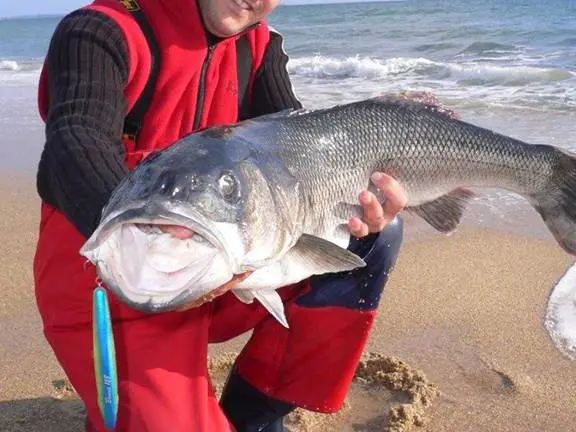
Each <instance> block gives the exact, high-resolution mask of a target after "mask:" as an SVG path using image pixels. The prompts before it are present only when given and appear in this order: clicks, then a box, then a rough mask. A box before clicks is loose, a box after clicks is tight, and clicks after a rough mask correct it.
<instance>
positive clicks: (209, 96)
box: [34, 0, 406, 432]
mask: <svg viewBox="0 0 576 432" xmlns="http://www.w3.org/2000/svg"><path fill="white" fill-rule="evenodd" d="M279 3H280V0H197V2H194V1H192V0H122V1H118V0H96V1H95V2H94V3H92V4H91V5H89V6H87V7H85V8H82V9H80V10H77V11H74V12H72V13H71V14H69V15H68V16H66V17H65V18H64V19H63V20H62V21H61V22H60V23H59V25H58V27H57V28H56V30H55V33H54V35H53V38H52V40H51V44H50V47H49V51H48V53H47V56H46V60H45V65H44V68H43V71H42V75H41V81H40V84H39V109H40V113H41V115H42V118H43V119H44V120H45V122H46V142H45V146H44V150H43V152H42V157H41V160H40V163H39V167H38V176H37V186H38V193H39V195H40V197H41V199H42V207H41V221H40V232H39V239H38V244H37V250H36V255H35V259H34V278H35V288H36V298H37V304H38V308H39V311H40V314H41V317H42V321H43V324H44V333H45V336H46V338H47V340H48V342H49V343H50V345H51V347H52V349H53V351H54V353H55V355H56V357H57V359H58V361H59V362H60V364H61V365H62V367H63V369H64V371H65V372H66V374H67V376H68V378H69V379H70V381H71V383H72V385H73V386H74V388H75V389H76V390H77V392H78V394H79V395H80V397H81V398H82V400H83V402H84V403H85V405H86V409H87V421H86V430H87V431H92V432H103V431H105V430H106V429H105V426H104V425H103V423H102V419H101V418H100V413H99V408H98V401H97V391H96V384H95V380H94V376H93V374H92V373H91V371H92V370H93V360H92V333H91V328H92V327H91V320H92V316H91V295H92V291H93V289H94V288H95V286H96V285H97V284H98V283H99V281H98V279H99V276H98V274H97V273H96V269H95V266H94V265H92V264H91V263H89V262H87V260H86V258H84V257H83V256H81V255H80V253H79V251H80V249H81V248H82V246H83V245H84V244H85V242H86V240H87V239H88V238H90V237H91V236H92V235H93V234H94V232H95V230H96V228H97V227H98V226H99V223H100V217H101V214H102V209H103V208H104V206H105V205H106V204H107V202H108V201H109V199H110V197H111V195H112V193H113V191H114V190H115V189H116V188H117V187H118V185H119V184H120V183H121V182H122V181H123V180H124V179H126V178H127V176H128V175H129V173H130V172H131V171H132V170H134V169H135V168H136V167H137V166H139V165H140V164H142V163H145V162H146V161H148V160H149V159H148V158H147V157H148V155H149V154H150V153H152V152H154V151H156V150H160V149H164V148H167V147H169V146H171V145H172V144H173V143H174V142H176V141H177V140H179V139H181V138H182V137H184V136H186V135H187V134H189V133H191V132H193V131H196V130H200V129H203V128H206V127H209V126H216V125H221V124H227V123H234V122H236V121H238V120H244V119H250V118H254V117H256V116H260V115H264V114H270V113H275V112H279V111H282V110H285V109H299V108H301V104H300V102H299V101H298V100H297V98H296V96H295V95H294V93H293V91H292V86H291V83H290V79H289V77H288V74H287V71H286V62H287V60H288V58H287V56H286V54H285V53H284V51H283V49H282V43H283V41H282V37H281V36H280V35H279V34H278V33H277V32H276V31H274V30H273V29H271V28H270V27H269V26H268V25H267V24H266V22H265V18H266V17H267V16H268V15H269V14H270V13H271V12H272V11H273V10H274V9H275V8H276V7H277V6H278V4H279ZM188 180H190V181H192V180H193V179H188ZM332 180H333V179H331V178H326V179H325V182H331V181H332ZM170 181H171V180H170V179H167V178H163V177H162V176H159V179H158V182H159V183H156V184H155V185H150V187H152V188H153V187H162V188H165V187H171V189H170V190H171V191H172V192H173V193H174V194H176V193H178V191H179V188H178V187H177V185H174V184H171V185H170ZM372 181H373V184H374V185H375V186H376V187H377V188H378V189H379V190H380V192H381V193H382V194H383V195H384V196H386V198H387V200H386V201H385V204H384V205H381V204H380V201H379V200H377V199H376V197H375V195H374V194H373V193H372V192H370V191H368V190H364V191H363V192H361V194H360V195H359V196H358V202H356V204H358V205H360V206H361V207H360V208H361V210H362V211H361V214H360V215H358V216H354V217H351V218H350V219H349V220H348V225H347V228H348V231H349V233H351V234H352V236H351V237H350V242H349V244H348V245H347V249H348V251H349V252H352V253H351V254H350V255H353V256H356V257H357V259H356V261H363V262H364V263H365V265H364V266H363V267H361V268H357V269H356V270H354V271H351V272H344V273H328V274H324V275H322V276H314V277H310V278H307V279H305V280H304V281H301V282H298V283H294V284H289V285H288V286H285V287H282V288H280V289H278V291H277V292H278V294H279V296H280V297H279V298H281V299H282V307H283V311H284V315H285V316H286V317H288V321H289V328H288V329H287V328H285V326H282V325H281V324H280V323H279V322H278V321H277V320H276V319H274V317H272V316H271V315H270V314H269V313H268V311H267V309H266V307H265V306H266V305H265V304H264V303H265V302H266V297H262V302H264V303H262V302H260V301H255V302H246V303H245V302H243V301H239V299H238V298H237V297H236V296H235V295H233V293H232V292H231V290H232V289H234V288H235V287H237V286H239V285H240V284H241V283H242V281H243V280H247V279H246V278H249V277H250V275H251V272H250V271H249V270H247V271H245V272H242V273H239V274H234V275H233V276H231V278H228V279H230V280H227V281H224V282H223V283H222V285H221V286H220V287H219V288H217V289H213V290H210V292H208V293H206V295H205V296H203V297H202V298H200V299H195V300H194V301H193V302H189V303H187V304H179V303H178V304H177V303H173V305H174V306H175V307H174V308H173V309H177V310H157V311H156V312H158V313H148V312H145V311H142V310H138V307H131V306H130V305H129V304H127V302H124V301H122V299H120V298H118V297H116V296H112V297H111V304H110V308H111V314H112V319H113V323H114V336H115V339H116V356H117V361H118V379H119V400H120V405H119V411H118V423H117V428H116V430H118V431H124V432H142V431H150V432H164V431H167V430H169V431H174V432H177V431H201V432H204V431H206V432H219V431H222V432H223V431H229V430H231V429H232V430H235V431H239V432H240V431H256V430H257V431H264V432H274V431H282V430H283V426H282V419H283V417H284V416H285V415H286V414H288V413H290V412H291V411H292V410H294V409H295V408H296V407H297V406H299V407H304V408H306V409H309V410H313V411H319V412H334V411H337V410H339V409H340V408H341V407H342V403H343V401H344V399H345V397H346V393H347V391H348V388H349V385H350V382H351V380H352V377H353V374H354V371H355V368H356V366H357V363H358V360H359V357H360V355H361V353H362V351H363V349H364V347H365V344H366V341H367V338H368V334H369V330H370V328H371V326H372V323H373V320H374V315H375V310H376V308H377V306H378V303H379V299H380V294H381V292H382V289H383V287H384V285H385V283H386V281H387V279H388V275H389V273H390V271H391V269H392V267H393V265H394V263H395V260H396V257H397V254H398V251H399V248H400V244H401V241H402V220H401V219H399V218H398V217H397V214H398V212H399V211H400V210H401V209H402V208H403V207H404V204H405V202H406V196H405V194H404V191H403V190H402V188H401V187H400V186H399V184H398V183H397V182H396V181H395V180H394V179H392V178H391V177H390V176H388V175H383V174H379V173H375V174H374V175H373V176H372ZM218 184H219V187H220V192H222V193H225V194H229V195H230V194H232V195H233V194H234V193H235V189H234V183H233V179H231V178H230V177H226V176H222V177H220V178H219V183H218ZM188 186H189V185H188ZM212 204H213V202H212ZM207 205H210V202H208V203H207ZM148 228H149V227H148ZM153 228H154V227H153ZM155 228H160V229H161V230H162V232H161V234H160V235H162V236H164V237H162V238H164V239H166V236H168V239H167V240H165V241H167V242H172V243H170V244H173V245H174V248H173V250H174V251H177V250H179V249H178V248H179V247H181V246H182V245H186V247H190V245H192V246H191V247H193V248H198V250H201V248H202V247H206V243H203V242H202V241H197V242H195V241H194V239H199V240H201V237H199V234H198V233H197V232H195V230H193V229H191V227H190V226H185V224H184V225H180V226H179V225H174V224H172V225H171V226H163V225H162V224H158V225H157V226H156V227H155ZM146 229H147V227H146V226H142V227H139V228H138V232H139V233H146ZM130 233H132V232H129V233H128V234H130ZM150 235H152V234H150ZM154 235H157V234H154ZM136 240H137V237H130V236H128V237H126V238H125V239H124V240H123V241H122V242H120V243H118V245H117V248H116V249H115V248H114V247H113V248H112V249H111V252H112V253H113V252H114V250H119V249H118V248H121V247H125V246H126V244H127V243H128V242H130V241H136ZM316 245H318V243H316ZM345 247H346V245H345ZM157 258H158V260H157V261H155V263H154V264H153V265H155V266H156V268H158V267H160V266H164V268H166V267H167V266H169V265H172V263H173V261H170V262H167V261H162V260H161V259H160V258H161V257H157ZM319 258H321V259H322V256H321V255H320V256H319ZM121 259H126V260H128V259H130V256H126V255H124V256H122V257H121ZM170 259H173V257H170ZM352 261H354V258H353V257H352ZM123 270H126V268H124V269H123ZM132 270H134V269H132ZM137 270H138V269H136V270H135V271H137ZM126 271H127V270H126ZM127 274H128V273H127ZM151 274H152V273H151ZM221 274H222V275H225V274H226V273H225V272H224V268H222V273H221ZM147 281H148V282H150V280H149V279H148V280H147ZM145 282H146V281H145ZM152 288H154V289H156V288H158V289H161V288H162V286H161V284H160V285H158V287H152ZM152 288H150V289H152ZM134 289H135V288H134ZM274 292H276V291H274ZM256 294H258V293H256ZM134 295H136V294H134ZM256 299H258V300H260V298H259V297H257V296H256ZM176 305H177V307H176ZM132 306H134V305H132ZM249 330H253V334H252V336H251V338H250V340H249V341H248V343H247V344H246V346H245V348H244V350H243V351H242V352H241V353H240V355H239V357H238V359H237V361H236V363H235V365H234V367H233V370H232V372H231V374H230V376H229V379H228V381H227V384H226V387H225V389H224V391H223V396H222V398H221V400H220V401H218V400H217V399H216V397H215V395H214V391H213V389H212V386H211V383H210V378H209V376H208V370H207V364H206V363H207V350H208V344H209V343H216V342H222V341H226V340H229V339H232V338H234V337H236V336H238V335H240V334H242V333H244V332H246V331H249Z"/></svg>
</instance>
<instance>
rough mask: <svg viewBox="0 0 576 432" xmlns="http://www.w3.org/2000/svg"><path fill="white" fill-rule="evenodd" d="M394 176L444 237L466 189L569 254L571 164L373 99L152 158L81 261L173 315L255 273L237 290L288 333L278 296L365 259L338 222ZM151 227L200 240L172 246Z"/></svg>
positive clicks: (222, 133) (278, 119) (284, 118)
mask: <svg viewBox="0 0 576 432" xmlns="http://www.w3.org/2000/svg"><path fill="white" fill-rule="evenodd" d="M377 170H379V171H383V172H386V173H388V174H391V175H392V176H394V177H395V178H396V179H397V180H398V181H399V182H400V183H401V184H402V186H403V187H404V189H405V190H406V193H407V196H408V210H409V211H412V212H414V213H416V214H417V215H419V216H421V217H422V218H424V219H425V220H426V221H427V222H428V223H430V224H431V225H432V226H433V227H434V228H436V229H437V230H439V231H441V232H450V231H452V230H454V229H455V228H456V226H457V225H458V223H459V221H460V218H461V216H462V213H463V211H464V209H465V207H466V204H467V201H468V200H469V199H470V198H471V197H472V195H473V194H472V193H471V192H470V191H468V190H467V189H465V187H472V186H477V187H497V188H503V189H507V190H509V191H513V192H516V193H518V194H520V195H522V196H523V197H524V198H526V199H527V200H528V201H529V202H530V203H531V204H532V206H533V207H534V208H535V209H536V210H537V211H538V212H539V213H540V215H541V216H542V218H543V220H544V222H545V223H546V224H547V226H548V228H549V229H550V231H551V232H552V233H553V234H554V236H555V238H556V240H557V241H558V243H559V244H560V245H561V246H562V247H563V248H564V249H565V250H566V251H567V252H569V253H571V254H574V253H575V252H576V159H575V156H574V155H570V154H568V153H567V152H566V151H564V150H561V149H559V148H555V147H552V146H547V145H531V144H527V143H524V142H521V141H519V140H515V139H512V138H509V137H507V136H503V135H500V134H497V133H494V132H492V131H490V130H486V129H483V128H480V127H477V126H474V125H471V124H468V123H465V122H462V121H460V120H457V119H454V118H451V117H450V116H448V115H446V114H445V113H443V112H441V110H439V109H438V107H437V106H434V105H431V104H426V103H421V102H414V101H410V100H405V99H401V98H395V97H378V98H373V99H368V100H363V101H359V102H355V103H349V104H345V105H339V106H335V107H333V108H330V109H320V110H314V111H307V110H297V111H290V112H281V113H277V114H272V115H268V116H263V117H259V118H257V119H253V120H250V121H245V122H241V123H238V124H234V125H228V126H222V127H213V128H208V129H205V130H203V131H199V132H196V133H194V134H192V135H189V136H187V137H185V138H183V139H181V140H180V141H179V142H177V143H176V144H174V145H173V146H171V147H169V148H168V149H166V150H164V151H162V152H158V153H155V154H152V155H151V156H149V157H148V158H147V159H146V160H145V161H144V162H143V163H141V164H140V165H139V166H138V167H137V168H135V169H134V170H133V171H132V172H131V173H130V175H129V176H128V177H127V178H126V179H125V180H124V181H123V182H122V183H121V184H120V185H119V187H118V188H117V189H116V190H115V192H114V193H113V195H112V197H111V199H110V201H109V202H108V204H107V206H106V207H105V209H104V210H103V214H102V219H101V223H100V225H99V227H98V228H97V230H96V231H95V232H94V234H93V235H92V236H91V237H90V239H88V241H87V242H86V244H85V245H84V246H83V248H82V250H81V254H82V255H83V256H85V257H87V258H88V259H89V260H90V261H92V262H93V263H94V264H95V265H96V266H97V270H98V272H99V274H100V276H101V278H102V279H103V281H104V282H105V283H106V284H107V285H108V287H109V288H110V289H111V290H112V291H113V292H114V293H115V294H116V295H118V296H119V297H120V298H121V299H122V300H123V301H124V302H126V303H127V304H129V305H130V306H132V307H134V308H136V309H139V310H142V311H148V312H161V311H167V310H173V309H176V308H178V307H180V306H181V305H183V304H185V303H188V302H191V301H194V300H196V299H199V298H201V297H203V296H206V295H210V293H211V291H212V290H214V289H215V288H216V287H218V286H220V285H222V284H223V283H225V282H227V281H228V280H230V279H231V278H232V276H233V275H234V274H239V273H243V272H245V271H249V270H252V271H254V272H253V273H252V274H251V275H250V276H249V277H248V278H247V279H245V280H244V281H243V282H241V283H240V284H239V285H238V286H236V287H235V289H234V290H233V292H234V293H235V294H236V296H237V297H238V298H239V299H240V300H242V301H244V302H251V301H253V299H254V298H256V299H257V300H258V301H260V302H261V303H262V304H263V305H264V306H265V307H266V308H267V309H268V310H269V311H270V312H271V313H272V314H273V315H274V316H275V317H276V318H277V319H278V320H279V321H280V322H281V323H282V324H283V325H285V326H287V325H288V324H287V322H286V318H285V316H284V311H283V306H282V302H281V301H280V297H279V296H278V294H277V293H276V291H275V289H277V288H279V287H282V286H285V285H287V284H290V283H294V282H297V281H300V280H303V279H305V278H307V277H309V276H311V275H313V274H321V273H327V272H339V271H345V270H351V269H354V268H357V267H360V266H363V265H364V262H363V261H362V259H360V258H359V257H357V256H356V255H354V254H352V253H350V252H348V251H347V250H346V247H347V245H348V242H349V232H348V229H347V221H348V219H349V218H350V217H351V216H352V215H356V216H360V208H359V207H358V205H357V204H358V201H357V197H358V194H359V193H360V192H361V191H362V190H364V189H366V188H367V187H370V188H371V187H372V186H370V175H371V174H372V173H373V172H374V171H377ZM158 224H176V225H182V226H185V227H187V228H189V229H191V230H193V231H194V232H195V233H196V234H195V235H194V236H193V237H192V238H190V239H187V240H179V239H177V238H175V237H172V236H170V235H169V234H166V233H163V232H162V231H160V230H159V229H158V227H157V225H158Z"/></svg>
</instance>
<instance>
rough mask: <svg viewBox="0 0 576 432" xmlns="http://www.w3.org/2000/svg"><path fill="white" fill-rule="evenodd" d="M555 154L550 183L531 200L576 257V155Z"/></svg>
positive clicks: (562, 152) (556, 235) (561, 243)
mask: <svg viewBox="0 0 576 432" xmlns="http://www.w3.org/2000/svg"><path fill="white" fill-rule="evenodd" d="M554 151H555V152H557V158H556V163H555V165H554V168H553V172H552V175H551V176H550V180H549V181H548V183H547V185H546V187H545V188H544V190H541V191H538V192H536V193H534V194H532V195H531V197H530V198H531V202H532V205H533V206H534V208H535V209H536V211H537V212H538V213H540V216H542V219H543V220H544V222H545V223H546V226H547V227H548V229H549V230H550V232H551V233H552V235H553V236H554V238H555V239H556V241H557V242H558V243H559V244H560V246H562V248H563V249H564V250H565V251H566V252H568V253H570V254H572V255H576V155H575V154H572V153H569V152H567V151H565V150H562V149H555V150H554Z"/></svg>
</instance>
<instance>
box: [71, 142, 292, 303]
mask: <svg viewBox="0 0 576 432" xmlns="http://www.w3.org/2000/svg"><path fill="white" fill-rule="evenodd" d="M258 165H259V164H258V158H257V157H256V158H255V157H254V154H253V152H251V151H250V150H249V149H248V148H247V147H246V146H243V145H241V144H238V145H228V144H227V143H226V142H225V141H223V140H222V139H218V138H217V137H213V136H205V135H204V136H203V135H196V134H195V135H192V136H190V137H188V138H185V139H184V140H182V141H181V142H179V143H176V144H175V145H173V146H171V147H170V148H168V149H166V150H164V151H161V152H157V153H155V154H153V155H151V156H149V157H148V158H147V159H146V160H145V161H144V162H142V163H141V164H140V165H139V166H138V167H136V168H135V169H134V170H133V171H131V172H130V174H129V175H128V176H127V177H126V178H125V179H124V180H123V181H122V182H121V184H120V185H119V186H118V187H117V188H116V190H115V191H114V192H113V194H112V196H111V198H110V200H109V202H108V203H107V205H106V206H105V208H104V209H103V212H102V218H101V223H100V224H99V225H98V227H97V229H96V231H95V232H94V233H93V235H92V236H91V237H90V238H89V239H88V240H87V241H86V243H85V244H84V245H83V247H82V249H81V251H80V253H81V255H83V256H85V257H86V258H88V259H89V260H90V261H91V262H92V263H94V264H95V265H96V268H97V270H98V273H99V275H100V277H101V278H102V280H103V281H104V282H105V283H106V285H108V287H109V288H110V289H111V290H112V291H113V292H114V293H115V294H117V295H118V296H119V297H120V298H121V299H122V300H123V301H124V302H125V303H127V304H128V305H130V306H132V307H134V308H136V309H138V310H142V311H145V312H161V311H167V310H173V309H177V308H179V307H180V306H182V305H184V304H188V303H193V302H194V301H196V300H198V299H200V298H202V297H204V296H206V295H208V294H210V293H211V292H213V291H214V290H215V289H217V288H218V287H220V286H221V285H223V284H224V283H226V282H228V281H229V280H230V279H231V278H232V277H233V275H235V274H240V273H243V272H245V271H249V270H254V269H255V268H256V267H258V265H263V263H264V262H266V261H267V260H270V259H273V258H274V257H275V256H276V255H277V254H278V253H279V252H282V251H285V250H287V248H288V247H289V245H288V243H289V241H288V239H289V238H291V237H289V236H286V235H284V234H282V233H283V232H284V231H285V229H284V228H283V226H284V225H283V224H282V223H281V221H279V220H278V217H277V215H278V214H279V213H280V214H283V213H285V211H284V212H279V211H278V209H277V208H276V201H277V200H275V199H274V197H273V194H274V193H277V192H278V187H277V185H276V186H274V187H270V184H269V182H268V178H267V176H266V175H265V173H263V172H262V170H261V169H260V168H259V166H258ZM160 225H177V226H182V227H186V228H188V229H189V230H191V231H192V232H193V235H192V236H191V237H190V238H186V239H180V238H175V237H174V236H172V235H170V234H168V233H166V232H164V231H163V230H161V229H160V228H161V227H160ZM279 232H280V234H279ZM274 239H279V240H280V242H281V245H280V247H279V246H278V244H277V243H278V242H275V241H274ZM295 241H296V239H295V238H294V240H293V242H295ZM293 242H292V243H293ZM275 254H276V255H275Z"/></svg>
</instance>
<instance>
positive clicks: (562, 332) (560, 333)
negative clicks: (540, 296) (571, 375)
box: [544, 264, 576, 360]
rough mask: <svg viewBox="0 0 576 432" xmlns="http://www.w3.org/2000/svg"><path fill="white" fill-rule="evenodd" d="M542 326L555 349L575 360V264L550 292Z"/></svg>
mask: <svg viewBox="0 0 576 432" xmlns="http://www.w3.org/2000/svg"><path fill="white" fill-rule="evenodd" d="M544 325H545V326H546V329H547V330H548V333H549V334H550V337H551V339H552V341H553V342H554V344H555V345H556V347H557V348H558V349H559V350H560V351H561V352H562V353H563V354H565V355H566V356H567V357H568V358H570V359H572V360H576V264H573V265H572V266H571V267H570V268H569V269H568V271H567V272H566V273H565V274H564V276H562V278H561V279H560V281H559V282H558V284H557V285H556V286H555V287H554V289H553V290H552V293H551V294H550V298H549V299H548V306H547V308H546V316H545V320H544Z"/></svg>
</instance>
